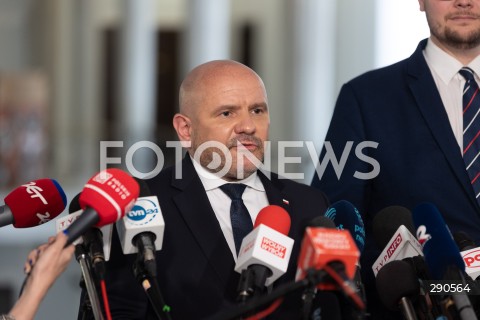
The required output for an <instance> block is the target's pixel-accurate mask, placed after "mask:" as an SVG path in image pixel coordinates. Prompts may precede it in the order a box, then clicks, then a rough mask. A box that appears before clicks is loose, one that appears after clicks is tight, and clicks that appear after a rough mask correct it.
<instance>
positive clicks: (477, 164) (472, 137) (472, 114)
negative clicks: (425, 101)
mask: <svg viewBox="0 0 480 320" xmlns="http://www.w3.org/2000/svg"><path fill="white" fill-rule="evenodd" d="M459 73H460V74H461V75H462V76H463V77H464V78H465V80H466V82H465V87H464V89H463V161H464V162H465V166H466V168H467V172H468V175H469V177H470V183H471V184H472V187H473V190H474V191H475V197H476V199H477V202H479V203H480V197H479V196H480V158H479V157H478V156H479V154H480V137H479V136H480V116H479V112H480V94H479V88H478V84H477V82H476V81H475V77H474V73H473V70H472V69H470V68H462V69H461V70H460V71H459Z"/></svg>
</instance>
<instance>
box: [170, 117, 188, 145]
mask: <svg viewBox="0 0 480 320" xmlns="http://www.w3.org/2000/svg"><path fill="white" fill-rule="evenodd" d="M191 124H192V122H191V121H190V118H189V117H187V116H186V115H183V114H181V113H177V114H175V116H173V127H174V128H175V131H177V135H178V138H179V139H180V141H191V140H192V136H191V128H192V125H191Z"/></svg>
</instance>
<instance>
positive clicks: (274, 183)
mask: <svg viewBox="0 0 480 320" xmlns="http://www.w3.org/2000/svg"><path fill="white" fill-rule="evenodd" d="M257 172H258V176H259V178H260V180H261V181H262V184H263V187H264V188H265V193H266V194H267V199H268V203H269V204H274V205H277V206H280V207H282V208H283V209H285V210H287V211H288V199H285V198H284V195H283V193H282V190H283V183H282V181H281V180H280V179H278V176H276V175H274V174H272V173H269V174H270V179H269V178H268V177H267V176H266V175H265V174H263V173H262V172H261V171H260V170H259V171H257Z"/></svg>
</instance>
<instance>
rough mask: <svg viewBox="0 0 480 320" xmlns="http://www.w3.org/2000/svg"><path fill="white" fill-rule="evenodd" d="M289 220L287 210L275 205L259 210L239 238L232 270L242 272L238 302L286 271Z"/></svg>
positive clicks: (290, 251)
mask: <svg viewBox="0 0 480 320" xmlns="http://www.w3.org/2000/svg"><path fill="white" fill-rule="evenodd" d="M290 223H291V221H290V215H289V214H288V213H287V211H285V209H283V208H282V207H279V206H276V205H269V206H267V207H265V208H263V209H262V210H260V212H259V213H258V215H257V218H256V220H255V224H254V229H253V231H251V232H250V233H249V234H248V235H247V236H245V238H244V239H243V241H242V245H241V247H240V250H239V253H238V259H237V264H236V265H235V271H236V272H238V273H240V274H241V277H240V282H239V286H238V292H239V295H238V299H239V300H240V301H241V302H245V301H246V300H247V299H248V298H249V297H251V296H255V295H257V294H258V293H260V292H261V291H262V290H263V288H264V287H265V286H269V285H271V284H272V283H273V282H274V281H275V280H277V279H278V278H279V277H280V276H282V275H283V274H284V273H285V272H286V271H287V268H288V262H289V260H290V255H291V254H292V248H293V242H294V240H293V239H291V238H289V237H288V236H286V235H287V234H288V232H289V230H290Z"/></svg>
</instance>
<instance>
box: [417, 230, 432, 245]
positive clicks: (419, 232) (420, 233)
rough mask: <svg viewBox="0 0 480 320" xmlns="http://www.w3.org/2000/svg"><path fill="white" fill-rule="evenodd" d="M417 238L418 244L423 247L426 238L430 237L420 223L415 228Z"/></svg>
mask: <svg viewBox="0 0 480 320" xmlns="http://www.w3.org/2000/svg"><path fill="white" fill-rule="evenodd" d="M417 239H418V242H419V243H420V245H421V246H422V248H423V247H425V244H426V243H427V241H428V240H430V239H432V236H431V235H430V234H428V233H427V227H425V226H424V225H421V226H419V227H418V229H417Z"/></svg>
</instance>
